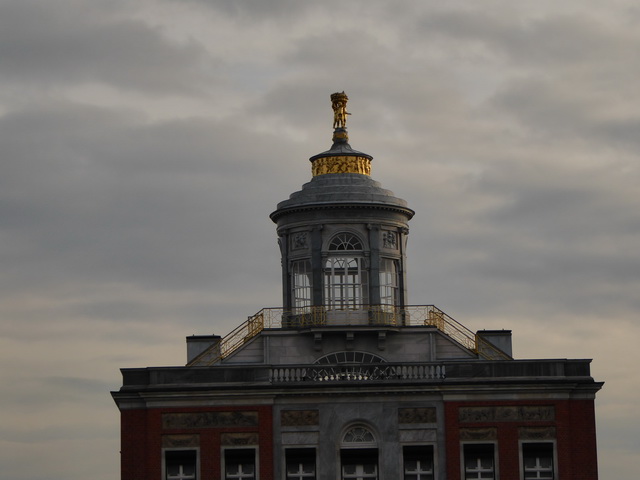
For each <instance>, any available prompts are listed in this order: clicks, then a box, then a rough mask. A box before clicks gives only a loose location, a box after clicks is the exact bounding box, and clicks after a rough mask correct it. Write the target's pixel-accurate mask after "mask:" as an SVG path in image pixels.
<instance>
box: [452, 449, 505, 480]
mask: <svg viewBox="0 0 640 480" xmlns="http://www.w3.org/2000/svg"><path fill="white" fill-rule="evenodd" d="M482 447H491V449H492V451H493V456H492V458H493V479H492V480H498V479H499V478H500V472H499V469H498V466H499V463H498V443H497V442H495V441H480V442H463V443H461V444H460V475H461V476H460V478H461V479H462V480H467V464H466V455H465V450H466V449H467V448H478V449H479V448H482Z"/></svg>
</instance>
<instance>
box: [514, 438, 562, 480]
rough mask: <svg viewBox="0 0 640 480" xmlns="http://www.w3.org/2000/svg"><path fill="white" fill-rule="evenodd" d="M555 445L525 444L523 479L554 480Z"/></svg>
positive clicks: (523, 450)
mask: <svg viewBox="0 0 640 480" xmlns="http://www.w3.org/2000/svg"><path fill="white" fill-rule="evenodd" d="M553 464H554V462H553V443H523V444H522V471H523V473H524V476H523V478H525V480H527V479H536V480H554V479H555V478H556V477H555V475H554V468H553Z"/></svg>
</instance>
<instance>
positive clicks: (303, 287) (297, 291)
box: [291, 260, 312, 313]
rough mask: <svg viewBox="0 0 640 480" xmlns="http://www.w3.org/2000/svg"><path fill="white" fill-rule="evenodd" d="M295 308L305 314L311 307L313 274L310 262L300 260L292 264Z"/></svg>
mask: <svg viewBox="0 0 640 480" xmlns="http://www.w3.org/2000/svg"><path fill="white" fill-rule="evenodd" d="M291 275H292V280H293V281H292V282H291V288H292V293H293V307H294V308H295V309H296V313H303V312H305V311H306V309H308V308H309V307H310V306H311V289H312V272H311V262H310V261H309V260H298V261H296V262H293V263H292V264H291Z"/></svg>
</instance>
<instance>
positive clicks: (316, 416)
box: [280, 410, 320, 427]
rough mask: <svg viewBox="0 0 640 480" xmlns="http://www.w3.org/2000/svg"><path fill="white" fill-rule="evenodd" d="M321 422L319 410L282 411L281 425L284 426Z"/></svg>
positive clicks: (301, 425)
mask: <svg viewBox="0 0 640 480" xmlns="http://www.w3.org/2000/svg"><path fill="white" fill-rule="evenodd" d="M319 424H320V413H319V411H318V410H282V411H281V412H280V425H282V426H283V427H304V426H308V425H319Z"/></svg>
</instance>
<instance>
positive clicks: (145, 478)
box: [121, 405, 273, 480]
mask: <svg viewBox="0 0 640 480" xmlns="http://www.w3.org/2000/svg"><path fill="white" fill-rule="evenodd" d="M219 411H225V412H230V411H257V412H258V426H234V427H224V428H193V429H192V428H190V429H170V430H169V429H166V430H164V429H163V428H162V414H164V413H194V412H219ZM232 432H233V433H242V432H247V433H253V432H257V433H258V435H259V455H260V456H259V463H260V478H261V480H273V421H272V409H271V406H251V405H242V406H233V407H206V408H158V409H150V410H145V409H139V410H124V411H122V413H121V475H122V477H121V478H122V480H158V479H161V478H162V435H166V434H172V435H180V434H188V435H193V434H198V435H199V438H200V447H199V449H200V477H199V478H201V479H202V480H220V477H221V472H220V469H221V461H220V451H221V450H220V448H221V442H220V437H221V435H222V434H223V433H232Z"/></svg>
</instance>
